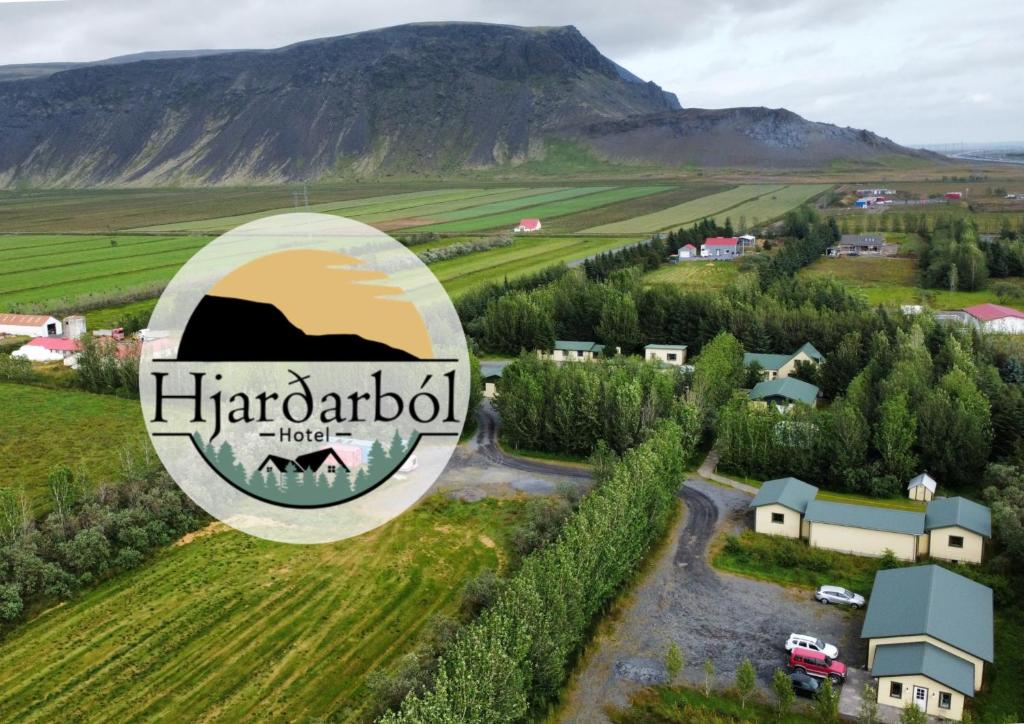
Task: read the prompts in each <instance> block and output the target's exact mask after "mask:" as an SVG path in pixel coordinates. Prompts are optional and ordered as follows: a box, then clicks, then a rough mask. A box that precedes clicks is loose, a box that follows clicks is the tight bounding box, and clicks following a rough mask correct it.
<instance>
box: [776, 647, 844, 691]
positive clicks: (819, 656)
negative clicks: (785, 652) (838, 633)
mask: <svg viewBox="0 0 1024 724" xmlns="http://www.w3.org/2000/svg"><path fill="white" fill-rule="evenodd" d="M789 668H790V669H792V670H793V671H795V672H800V673H802V674H808V675H809V676H817V677H818V678H820V679H824V678H825V677H828V678H830V679H832V683H833V684H841V683H843V682H844V681H846V664H844V663H843V662H842V661H836V660H835V659H833V658H832V657H831V656H825V654H823V653H821V652H820V651H811V650H810V649H793V650H792V651H790V652H789Z"/></svg>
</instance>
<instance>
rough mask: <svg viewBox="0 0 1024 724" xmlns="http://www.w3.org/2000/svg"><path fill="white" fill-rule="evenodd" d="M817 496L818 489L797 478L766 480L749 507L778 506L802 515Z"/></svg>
mask: <svg viewBox="0 0 1024 724" xmlns="http://www.w3.org/2000/svg"><path fill="white" fill-rule="evenodd" d="M817 494H818V489H817V488H816V487H815V486H813V485H811V484H810V483H805V482H804V481H803V480H798V479H797V478H779V479H778V480H767V481H765V483H764V484H763V485H762V486H761V488H760V489H759V490H758V491H757V495H755V496H754V499H753V500H752V501H751V502H750V507H751V508H760V507H761V506H762V505H775V504H778V505H782V506H785V507H787V508H789V509H790V510H795V511H796V512H798V513H803V512H804V511H805V510H806V509H807V504H808V503H810V502H811V501H812V500H814V496H815V495H817Z"/></svg>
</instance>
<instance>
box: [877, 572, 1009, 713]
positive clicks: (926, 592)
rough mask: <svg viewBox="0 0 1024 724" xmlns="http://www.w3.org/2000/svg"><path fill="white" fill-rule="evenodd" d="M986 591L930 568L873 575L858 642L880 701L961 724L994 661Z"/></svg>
mask: <svg viewBox="0 0 1024 724" xmlns="http://www.w3.org/2000/svg"><path fill="white" fill-rule="evenodd" d="M993 632H994V628H993V616H992V589H990V588H988V587H987V586H983V585H981V584H980V583H975V582H974V581H972V580H970V579H968V578H964V577H963V576H959V575H957V574H955V573H953V572H951V571H947V570H946V569H945V568H942V567H940V566H936V565H928V566H916V567H912V568H896V569H891V570H886V571H879V572H878V573H877V574H876V575H875V584H874V586H873V587H872V589H871V598H870V600H869V602H868V610H867V615H866V616H865V618H864V626H863V628H862V629H861V638H864V639H867V640H868V662H867V663H868V669H869V670H870V671H871V675H872V676H873V677H875V678H876V679H877V680H878V686H877V690H878V703H879V704H882V705H886V706H893V707H897V708H899V709H903V708H905V707H907V706H908V705H911V704H912V705H914V706H917V707H919V708H920V709H922V710H924V711H925V712H926V713H928V714H930V715H932V716H936V717H941V718H944V719H951V720H953V721H960V719H961V718H962V717H963V708H964V701H965V699H966V698H967V697H973V696H974V694H975V692H976V691H977V690H978V689H980V688H981V685H982V681H983V678H984V672H985V663H986V662H989V663H991V662H992V661H993V658H994V645H993Z"/></svg>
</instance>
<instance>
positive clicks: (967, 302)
mask: <svg viewBox="0 0 1024 724" xmlns="http://www.w3.org/2000/svg"><path fill="white" fill-rule="evenodd" d="M800 275H801V276H804V277H833V278H835V279H837V280H839V281H841V282H844V283H845V284H846V285H847V286H849V287H850V288H851V289H853V290H855V291H858V292H860V293H861V294H863V295H864V296H865V298H866V299H867V300H868V302H869V303H871V304H920V303H921V293H922V290H921V289H920V288H919V287H918V286H917V280H918V274H917V261H916V260H915V259H900V258H882V257H869V256H855V257H838V258H826V257H823V258H821V259H818V260H817V261H816V262H814V263H813V264H811V265H810V266H808V267H805V268H804V269H802V270H801V271H800ZM996 282H1009V283H1011V284H1015V285H1017V286H1019V287H1021V288H1022V289H1024V278H1019V277H1008V278H1006V279H991V280H990V281H989V286H990V287H991V285H992V284H994V283H996ZM925 291H926V292H927V293H928V294H931V295H934V297H933V299H932V302H931V306H932V307H933V308H934V309H960V308H962V307H968V306H971V305H972V304H981V303H983V302H994V303H999V299H998V296H997V295H996V294H995V293H994V292H993V291H992V290H991V288H989V289H982V290H980V291H976V292H951V291H949V290H942V289H929V290H925Z"/></svg>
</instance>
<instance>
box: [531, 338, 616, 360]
mask: <svg viewBox="0 0 1024 724" xmlns="http://www.w3.org/2000/svg"><path fill="white" fill-rule="evenodd" d="M537 356H538V357H540V358H541V359H549V360H553V361H555V362H591V361H593V360H595V359H598V358H600V357H604V345H603V344H598V343H597V342H578V341H575V340H566V339H556V340H555V346H554V348H553V349H552V350H551V351H550V352H545V351H543V350H539V351H538V352H537Z"/></svg>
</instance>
